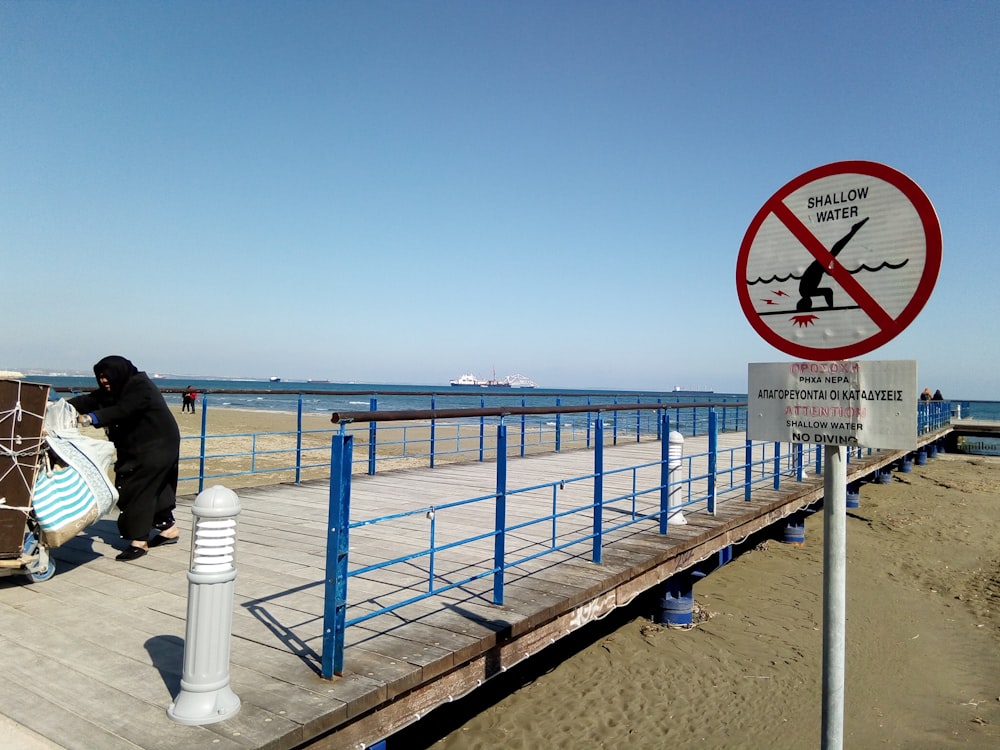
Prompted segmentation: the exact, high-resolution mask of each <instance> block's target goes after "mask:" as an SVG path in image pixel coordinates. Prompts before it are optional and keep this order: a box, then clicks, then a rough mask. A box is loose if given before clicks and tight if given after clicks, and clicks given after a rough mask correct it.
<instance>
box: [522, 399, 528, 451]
mask: <svg viewBox="0 0 1000 750" xmlns="http://www.w3.org/2000/svg"><path fill="white" fill-rule="evenodd" d="M526 405H527V401H526V400H525V399H524V398H522V399H521V406H526ZM526 424H527V423H526V421H525V415H524V414H522V415H521V457H522V458H523V457H524V433H525V425H526Z"/></svg>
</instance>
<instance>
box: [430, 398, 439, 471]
mask: <svg viewBox="0 0 1000 750" xmlns="http://www.w3.org/2000/svg"><path fill="white" fill-rule="evenodd" d="M436 408H437V406H435V400H434V396H431V411H433V410H434V409H436ZM436 433H437V420H435V419H432V420H431V445H430V454H431V457H430V466H431V468H432V469H433V468H434V450H435V447H434V443H435V440H436V438H437V434H436Z"/></svg>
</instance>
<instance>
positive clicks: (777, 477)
mask: <svg viewBox="0 0 1000 750" xmlns="http://www.w3.org/2000/svg"><path fill="white" fill-rule="evenodd" d="M774 489H776V490H780V489H781V443H775V444H774Z"/></svg>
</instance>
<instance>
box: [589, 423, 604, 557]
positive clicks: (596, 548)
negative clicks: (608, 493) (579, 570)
mask: <svg viewBox="0 0 1000 750" xmlns="http://www.w3.org/2000/svg"><path fill="white" fill-rule="evenodd" d="M594 440H595V443H594V525H593V534H594V539H593V552H592V554H591V559H593V561H594V562H595V563H599V562H600V561H601V530H602V529H603V528H604V518H603V506H604V424H603V420H602V419H601V415H600V414H598V415H597V421H596V422H595V423H594Z"/></svg>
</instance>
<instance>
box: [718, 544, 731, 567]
mask: <svg viewBox="0 0 1000 750" xmlns="http://www.w3.org/2000/svg"><path fill="white" fill-rule="evenodd" d="M732 561H733V545H731V544H730V545H727V546H725V547H723V548H722V549H720V550H719V553H718V558H717V559H716V564H717V565H718V566H719V567H720V568H721V567H722V566H723V565H725V564H726V563H731V562H732Z"/></svg>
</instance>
